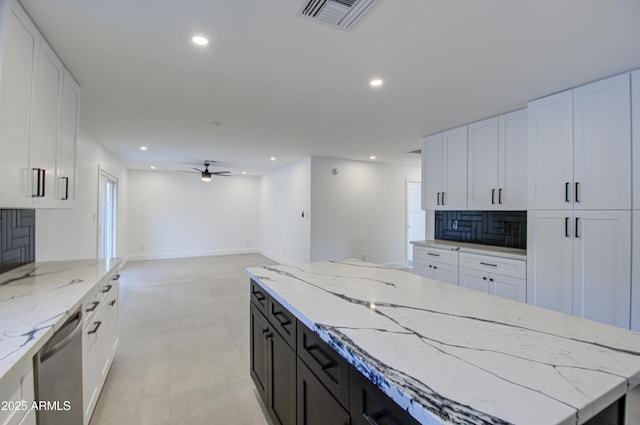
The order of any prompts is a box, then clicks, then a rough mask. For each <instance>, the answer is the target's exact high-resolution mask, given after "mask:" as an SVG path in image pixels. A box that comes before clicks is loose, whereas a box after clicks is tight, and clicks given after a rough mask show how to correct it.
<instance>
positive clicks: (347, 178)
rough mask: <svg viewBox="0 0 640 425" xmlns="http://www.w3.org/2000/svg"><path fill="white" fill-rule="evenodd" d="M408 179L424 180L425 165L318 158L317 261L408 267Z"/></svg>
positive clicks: (314, 192) (314, 193)
mask: <svg viewBox="0 0 640 425" xmlns="http://www.w3.org/2000/svg"><path fill="white" fill-rule="evenodd" d="M334 169H335V170H336V171H337V174H335V172H334V171H333V170H334ZM407 180H413V181H419V180H420V167H419V165H416V166H400V165H391V164H383V163H376V162H364V161H350V160H342V159H335V158H323V157H313V158H312V162H311V211H312V216H311V261H324V260H332V259H344V258H359V259H362V258H366V260H367V261H370V262H373V263H379V264H385V265H389V266H394V267H401V266H404V265H406V244H407V241H406V238H407V217H406V202H407V201H406V182H407Z"/></svg>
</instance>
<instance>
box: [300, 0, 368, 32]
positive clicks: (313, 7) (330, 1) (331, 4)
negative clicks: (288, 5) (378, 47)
mask: <svg viewBox="0 0 640 425" xmlns="http://www.w3.org/2000/svg"><path fill="white" fill-rule="evenodd" d="M379 1H380V0H306V1H305V3H304V4H303V5H302V7H301V8H300V11H299V12H298V14H299V15H300V16H304V17H305V18H308V19H312V20H314V21H318V22H321V23H323V24H327V25H330V26H332V27H335V28H340V29H342V30H345V31H349V30H350V29H352V28H353V27H354V26H355V25H356V24H357V23H358V21H359V20H360V19H362V17H363V16H364V15H365V14H366V13H367V12H368V11H369V10H370V9H371V8H372V7H373V6H374V5H375V4H376V3H378V2H379Z"/></svg>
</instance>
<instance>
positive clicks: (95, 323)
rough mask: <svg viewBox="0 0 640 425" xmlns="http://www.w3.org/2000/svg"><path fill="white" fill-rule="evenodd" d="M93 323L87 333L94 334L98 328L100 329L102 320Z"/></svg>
mask: <svg viewBox="0 0 640 425" xmlns="http://www.w3.org/2000/svg"><path fill="white" fill-rule="evenodd" d="M93 324H94V327H93V329H91V330H90V331H88V332H87V333H89V334H94V333H96V332H98V329H100V325H102V322H101V321H97V322H94V323H93Z"/></svg>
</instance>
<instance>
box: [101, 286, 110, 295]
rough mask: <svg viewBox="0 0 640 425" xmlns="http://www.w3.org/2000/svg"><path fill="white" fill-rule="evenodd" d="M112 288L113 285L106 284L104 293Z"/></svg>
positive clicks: (103, 289)
mask: <svg viewBox="0 0 640 425" xmlns="http://www.w3.org/2000/svg"><path fill="white" fill-rule="evenodd" d="M111 288H113V285H106V286H105V287H104V288H102V293H103V294H106V293H107V292H109V291H110V290H111Z"/></svg>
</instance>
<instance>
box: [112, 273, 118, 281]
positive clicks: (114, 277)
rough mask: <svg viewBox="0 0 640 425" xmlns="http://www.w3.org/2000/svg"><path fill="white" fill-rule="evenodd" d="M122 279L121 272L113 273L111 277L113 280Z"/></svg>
mask: <svg viewBox="0 0 640 425" xmlns="http://www.w3.org/2000/svg"><path fill="white" fill-rule="evenodd" d="M119 279H120V274H115V275H113V277H112V278H111V280H119Z"/></svg>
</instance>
